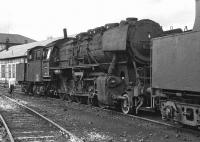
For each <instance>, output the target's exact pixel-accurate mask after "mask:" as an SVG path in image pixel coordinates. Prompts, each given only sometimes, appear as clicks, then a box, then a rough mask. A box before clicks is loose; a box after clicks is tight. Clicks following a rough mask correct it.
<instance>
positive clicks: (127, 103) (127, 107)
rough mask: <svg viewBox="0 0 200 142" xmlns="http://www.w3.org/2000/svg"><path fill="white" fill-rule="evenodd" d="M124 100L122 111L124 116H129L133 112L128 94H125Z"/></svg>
mask: <svg viewBox="0 0 200 142" xmlns="http://www.w3.org/2000/svg"><path fill="white" fill-rule="evenodd" d="M123 97H125V99H124V100H122V101H121V110H122V112H123V113H124V114H128V113H130V111H131V104H130V100H129V98H128V95H127V94H124V95H123Z"/></svg>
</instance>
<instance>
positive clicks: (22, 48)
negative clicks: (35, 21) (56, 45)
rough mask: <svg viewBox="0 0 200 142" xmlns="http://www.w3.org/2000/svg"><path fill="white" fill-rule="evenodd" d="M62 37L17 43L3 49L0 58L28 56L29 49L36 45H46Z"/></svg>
mask: <svg viewBox="0 0 200 142" xmlns="http://www.w3.org/2000/svg"><path fill="white" fill-rule="evenodd" d="M59 39H61V38H53V39H47V40H44V41H38V42H32V43H28V44H22V45H16V46H12V47H10V48H9V49H8V50H3V51H1V52H0V59H8V58H16V57H22V56H26V53H27V50H28V49H31V48H34V47H36V46H46V45H48V44H50V43H52V42H54V41H56V40H59Z"/></svg>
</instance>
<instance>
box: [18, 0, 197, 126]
mask: <svg viewBox="0 0 200 142" xmlns="http://www.w3.org/2000/svg"><path fill="white" fill-rule="evenodd" d="M199 29H200V0H196V20H195V24H194V28H193V30H192V31H186V32H183V33H182V32H181V31H180V30H178V32H181V33H178V34H177V33H176V30H174V31H168V32H163V31H162V28H161V27H160V25H159V24H158V23H156V22H154V21H152V20H148V19H144V20H139V21H138V20H137V19H136V18H127V19H126V21H121V22H120V23H112V24H106V25H105V26H102V27H98V28H96V29H91V30H88V31H87V32H85V33H80V34H78V35H77V36H76V37H75V38H72V37H67V33H66V30H64V39H60V40H57V41H55V42H53V43H51V44H49V45H48V46H45V47H44V46H38V47H35V48H32V49H30V50H28V52H27V63H23V64H18V65H17V71H16V72H17V81H18V82H19V83H20V84H21V85H22V86H23V87H22V88H23V90H24V91H25V92H26V93H27V94H29V93H32V94H37V95H59V96H60V97H61V98H63V99H69V100H75V101H77V102H84V103H89V104H93V105H99V106H109V107H120V108H121V110H122V112H123V113H130V112H131V111H134V112H135V113H136V114H137V113H138V111H139V110H148V111H152V110H153V111H155V110H160V111H161V114H162V118H163V119H166V120H174V121H176V122H180V123H182V124H187V125H191V126H199V125H200V89H199V88H200V86H199V84H200V79H199V77H198V73H199V71H200V67H199V66H198V63H199V53H200V48H199V47H200V41H199V37H200V32H199ZM174 32H175V34H174ZM167 34H169V35H167Z"/></svg>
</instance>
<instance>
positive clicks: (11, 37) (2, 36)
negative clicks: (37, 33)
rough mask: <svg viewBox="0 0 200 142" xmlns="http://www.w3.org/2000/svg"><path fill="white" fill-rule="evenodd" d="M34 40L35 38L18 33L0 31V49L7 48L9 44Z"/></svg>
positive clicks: (13, 44) (19, 43)
mask: <svg viewBox="0 0 200 142" xmlns="http://www.w3.org/2000/svg"><path fill="white" fill-rule="evenodd" d="M31 42H35V40H33V39H30V38H28V37H25V36H22V35H19V34H7V33H0V51H3V50H5V49H8V48H9V47H11V46H15V45H21V44H26V43H31Z"/></svg>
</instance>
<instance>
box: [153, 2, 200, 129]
mask: <svg viewBox="0 0 200 142" xmlns="http://www.w3.org/2000/svg"><path fill="white" fill-rule="evenodd" d="M199 15H200V1H199V0H196V20H195V21H196V22H195V24H194V28H193V30H192V31H189V32H184V33H181V34H176V35H171V36H166V37H159V38H155V39H153V40H152V43H153V46H152V88H153V95H154V98H153V100H154V101H155V102H156V101H157V102H159V106H160V109H161V114H162V117H163V119H169V120H174V121H176V122H181V123H183V124H187V125H191V126H197V127H199V125H200V77H199V73H200V66H199V64H200V56H199V54H200V40H199V39H200V26H199V25H200V20H199ZM158 100H160V101H158Z"/></svg>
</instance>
